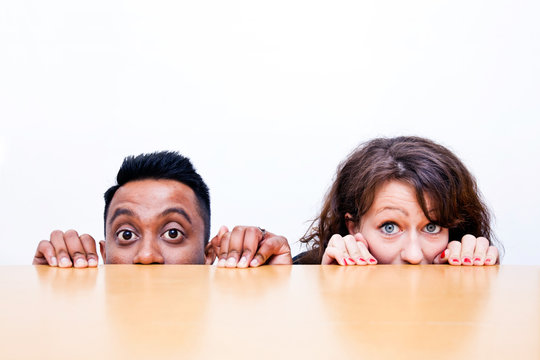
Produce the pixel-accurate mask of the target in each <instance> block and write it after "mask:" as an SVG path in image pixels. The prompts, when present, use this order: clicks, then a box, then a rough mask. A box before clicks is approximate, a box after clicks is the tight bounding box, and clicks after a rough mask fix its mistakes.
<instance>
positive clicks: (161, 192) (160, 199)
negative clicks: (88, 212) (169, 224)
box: [109, 179, 197, 217]
mask: <svg viewBox="0 0 540 360" xmlns="http://www.w3.org/2000/svg"><path fill="white" fill-rule="evenodd" d="M176 206H181V207H183V208H185V209H186V211H194V210H195V209H196V207H197V203H196V197H195V193H194V192H193V190H192V189H191V188H190V187H189V186H187V185H185V184H182V183H181V182H178V181H175V180H163V179H160V180H154V179H146V180H138V181H131V182H128V183H127V184H124V185H123V186H121V187H120V188H119V189H118V190H117V191H116V193H115V194H114V196H113V198H112V200H111V204H110V208H109V217H110V216H111V214H112V213H114V211H115V209H116V208H130V209H131V208H135V209H137V208H140V209H145V210H153V211H155V212H160V211H163V210H164V209H167V208H171V207H176Z"/></svg>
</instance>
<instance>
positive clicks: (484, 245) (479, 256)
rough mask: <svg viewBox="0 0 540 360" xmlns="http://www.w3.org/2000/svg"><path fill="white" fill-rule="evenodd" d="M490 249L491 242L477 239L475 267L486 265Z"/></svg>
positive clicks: (481, 238)
mask: <svg viewBox="0 0 540 360" xmlns="http://www.w3.org/2000/svg"><path fill="white" fill-rule="evenodd" d="M488 248H489V240H488V239H486V238H485V237H479V238H477V239H476V247H475V249H474V260H473V263H474V265H479V266H480V265H484V261H485V260H486V255H487V250H488Z"/></svg>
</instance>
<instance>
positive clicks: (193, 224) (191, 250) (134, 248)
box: [33, 179, 292, 268]
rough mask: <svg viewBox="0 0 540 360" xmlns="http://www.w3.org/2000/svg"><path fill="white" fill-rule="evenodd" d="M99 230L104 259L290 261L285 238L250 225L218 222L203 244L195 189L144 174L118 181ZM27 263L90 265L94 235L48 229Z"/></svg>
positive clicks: (127, 261)
mask: <svg viewBox="0 0 540 360" xmlns="http://www.w3.org/2000/svg"><path fill="white" fill-rule="evenodd" d="M105 232H106V236H105V241H100V252H101V256H102V258H103V262H104V263H106V264H204V263H206V264H211V263H212V262H213V261H214V259H215V258H216V256H217V257H219V258H220V259H230V258H231V257H232V258H233V259H235V261H230V262H229V263H228V264H227V267H257V266H260V265H262V264H264V263H268V264H292V257H291V252H290V248H289V244H288V242H287V239H286V238H284V237H282V236H277V235H274V234H272V233H269V232H267V233H266V234H265V236H264V237H263V236H262V232H261V231H260V230H259V229H258V228H257V227H253V226H251V227H243V226H237V227H235V228H234V229H233V230H232V231H229V230H228V229H227V228H226V227H222V228H221V229H220V231H219V233H218V235H216V236H215V237H214V238H213V239H212V241H210V242H209V244H208V245H207V246H206V249H205V246H204V221H203V219H202V217H201V215H200V213H199V209H198V203H197V199H196V196H195V193H194V192H193V190H192V189H191V188H190V187H189V186H187V185H185V184H183V183H180V182H178V181H175V180H165V179H160V180H154V179H147V180H138V181H132V182H129V183H127V184H125V185H123V186H121V187H120V188H119V189H118V190H117V192H116V193H115V195H114V197H113V199H112V201H111V203H110V205H109V211H108V213H107V219H106V223H105ZM205 250H206V259H205ZM242 257H244V258H246V261H245V262H242V261H241V260H242ZM232 262H234V263H232ZM33 264H34V265H50V266H59V267H77V268H85V267H96V266H97V264H98V256H97V251H96V243H95V240H94V239H93V238H92V237H91V236H90V235H87V234H84V235H78V233H77V232H76V231H75V230H68V231H66V232H65V233H64V232H62V231H59V230H56V231H53V232H52V234H51V237H50V240H49V241H47V240H43V241H41V242H40V243H39V245H38V248H37V250H36V254H35V256H34V260H33ZM222 266H223V265H222Z"/></svg>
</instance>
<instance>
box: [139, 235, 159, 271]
mask: <svg viewBox="0 0 540 360" xmlns="http://www.w3.org/2000/svg"><path fill="white" fill-rule="evenodd" d="M139 244H140V246H139V249H138V250H137V253H136V254H135V257H134V258H133V263H134V264H144V265H148V264H163V263H164V259H163V256H162V255H161V250H160V249H159V246H158V244H157V243H156V241H155V240H153V239H148V238H147V239H144V238H143V239H142V241H141V242H140V243H139Z"/></svg>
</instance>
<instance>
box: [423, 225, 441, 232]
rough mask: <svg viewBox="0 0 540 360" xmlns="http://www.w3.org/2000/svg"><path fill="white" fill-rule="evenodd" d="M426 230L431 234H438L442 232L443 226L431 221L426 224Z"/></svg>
mask: <svg viewBox="0 0 540 360" xmlns="http://www.w3.org/2000/svg"><path fill="white" fill-rule="evenodd" d="M424 231H425V232H427V233H430V234H438V233H440V232H441V227H440V226H439V225H435V224H433V223H429V224H427V225H426V226H424Z"/></svg>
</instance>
